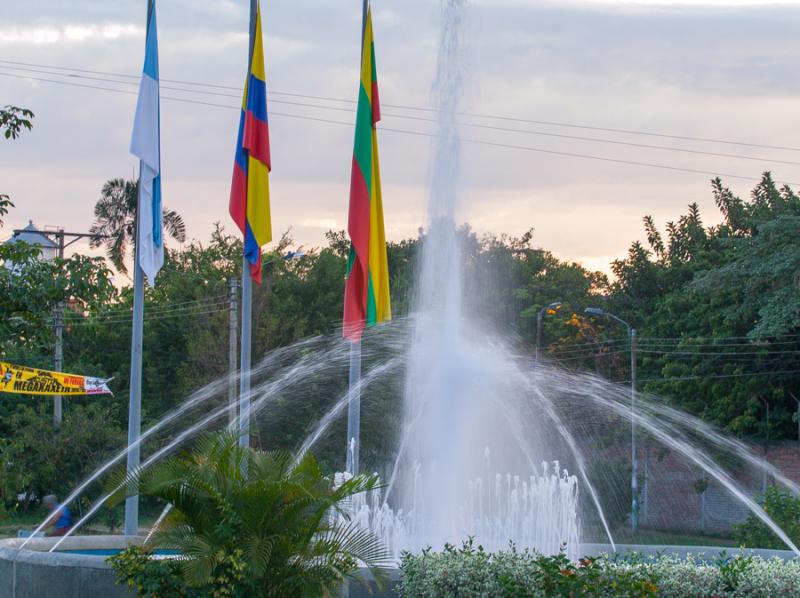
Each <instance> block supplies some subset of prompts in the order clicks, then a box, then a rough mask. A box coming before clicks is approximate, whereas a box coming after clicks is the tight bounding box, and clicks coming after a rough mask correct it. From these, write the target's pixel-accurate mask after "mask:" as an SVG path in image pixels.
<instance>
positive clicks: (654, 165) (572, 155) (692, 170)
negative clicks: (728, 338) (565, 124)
mask: <svg viewBox="0 0 800 598" xmlns="http://www.w3.org/2000/svg"><path fill="white" fill-rule="evenodd" d="M0 76H4V77H14V78H17V79H31V80H34V81H43V82H46V83H54V84H58V85H66V86H70V87H83V88H87V89H95V90H100V91H109V92H114V93H122V94H126V95H138V93H137V92H135V91H128V90H124V89H113V88H109V87H100V86H98V85H88V84H83V83H72V82H68V81H58V80H55V79H45V78H42V77H31V76H29V75H19V74H16V73H6V72H1V71H0ZM161 99H162V100H168V101H175V102H183V103H186V104H197V105H201V106H212V107H216V108H225V109H228V110H236V111H239V110H241V108H240V107H235V106H229V105H226V104H216V103H214V102H204V101H200V100H191V99H188V98H176V97H172V96H163V95H162V96H161ZM269 115H270V116H271V117H272V116H278V117H284V118H294V119H298V120H308V121H314V122H322V123H328V124H335V125H344V126H347V127H352V126H353V123H352V122H346V121H340V120H332V119H327V118H319V117H313V116H304V115H299V114H291V113H283V112H274V111H271V112H270V114H269ZM381 131H386V132H389V133H399V134H403V135H413V136H417V137H426V138H429V139H433V138H436V137H437V135H436V134H434V133H425V132H421V131H410V130H406V129H395V128H389V127H381ZM461 141H462V142H464V143H469V144H474V145H485V146H488V147H496V148H503V149H511V150H518V151H526V152H535V153H541V154H548V155H553V156H562V157H569V158H580V159H583V160H598V161H601V162H609V163H612V164H624V165H626V166H642V167H648V168H658V169H661V170H669V171H672V172H686V173H690V174H701V175H703V176H710V177H723V178H729V179H739V180H745V181H760V180H761V179H760V178H757V177H751V176H744V175H739V174H732V173H725V172H719V171H710V170H700V169H696V168H685V167H682V166H670V165H667V164H657V163H655V162H638V161H635V160H625V159H622V158H609V157H607V156H596V155H593V154H582V153H576V152H564V151H557V150H549V149H544V148H538V147H530V146H524V145H514V144H510V143H498V142H493V141H486V140H483V139H469V138H464V139H462V140H461ZM784 182H785V183H786V184H788V185H793V186H800V183H796V182H792V181H784Z"/></svg>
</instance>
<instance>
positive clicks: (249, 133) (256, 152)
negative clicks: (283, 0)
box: [229, 7, 272, 284]
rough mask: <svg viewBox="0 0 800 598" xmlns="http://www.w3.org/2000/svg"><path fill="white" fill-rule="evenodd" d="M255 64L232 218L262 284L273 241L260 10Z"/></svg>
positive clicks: (242, 125) (241, 132)
mask: <svg viewBox="0 0 800 598" xmlns="http://www.w3.org/2000/svg"><path fill="white" fill-rule="evenodd" d="M252 51H253V52H252V55H253V58H252V61H251V63H250V71H249V73H248V75H247V80H246V81H245V86H244V99H243V100H242V115H241V118H240V119H239V134H238V137H237V139H236V157H235V160H234V164H233V182H232V183H231V200H230V208H229V210H230V214H231V217H232V218H233V221H234V222H236V226H238V227H239V230H241V231H242V234H243V235H244V256H245V258H247V261H248V263H249V264H250V275H251V276H252V277H253V280H255V281H256V282H257V283H259V284H261V246H262V245H266V244H267V243H269V242H270V241H271V240H272V222H271V219H270V210H269V172H270V170H271V168H272V167H271V162H270V157H269V126H268V124H267V83H266V76H265V74H264V46H263V43H262V40H261V8H260V7H258V8H257V9H256V31H255V38H254V40H253V48H252Z"/></svg>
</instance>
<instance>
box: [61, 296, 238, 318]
mask: <svg viewBox="0 0 800 598" xmlns="http://www.w3.org/2000/svg"><path fill="white" fill-rule="evenodd" d="M226 298H227V295H217V296H215V297H207V298H206V297H204V298H201V299H193V300H191V301H183V302H179V303H165V304H158V303H156V304H155V305H153V304H149V305H150V306H151V307H150V308H148V304H147V303H145V305H144V309H145V313H149V314H154V313H159V312H162V311H170V310H173V309H176V308H183V307H191V306H194V305H207V304H209V303H213V304H215V305H216V304H218V303H220V302H224V301H225V300H226ZM132 310H133V308H132V307H129V306H119V307H110V308H106V309H104V310H102V311H100V312H96V313H91V317H104V316H106V315H111V316H115V315H123V314H126V315H130V314H131V312H132ZM64 317H65V318H70V317H73V318H80V319H85V316H83V315H81V314H80V313H75V312H66V313H65V314H64Z"/></svg>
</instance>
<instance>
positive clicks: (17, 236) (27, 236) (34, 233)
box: [6, 220, 58, 249]
mask: <svg viewBox="0 0 800 598" xmlns="http://www.w3.org/2000/svg"><path fill="white" fill-rule="evenodd" d="M17 241H25V242H26V243H29V244H30V245H39V246H40V247H44V248H45V249H57V248H58V244H57V243H56V242H55V241H53V240H52V239H50V238H49V237H48V236H47V235H46V234H44V233H42V232H41V231H40V230H39V229H38V228H36V225H34V224H33V221H32V220H29V221H28V226H26V227H25V228H23V229H22V230H20V231H19V232H17V233H14V236H13V237H11V238H10V239H9V240H8V241H6V243H16V242H17Z"/></svg>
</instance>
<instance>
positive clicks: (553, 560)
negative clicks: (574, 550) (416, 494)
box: [400, 541, 658, 598]
mask: <svg viewBox="0 0 800 598" xmlns="http://www.w3.org/2000/svg"><path fill="white" fill-rule="evenodd" d="M400 569H401V571H402V590H401V591H402V595H403V597H404V598H448V597H452V598H456V597H458V598H472V597H475V598H479V597H480V598H482V597H484V596H498V597H508V598H523V597H528V596H530V597H539V596H637V597H638V596H655V595H656V591H657V589H658V588H657V585H656V583H655V576H654V574H653V572H652V570H651V569H652V568H651V567H650V566H649V565H641V566H638V567H629V566H618V565H615V564H612V563H611V562H610V561H608V560H606V559H592V558H585V559H581V560H580V561H579V562H578V563H577V564H576V563H572V562H571V561H570V560H569V559H568V558H567V557H566V555H565V554H564V553H563V552H562V553H560V554H557V555H555V556H546V555H542V554H539V553H537V552H534V551H530V550H524V551H517V550H516V549H515V548H514V547H513V546H511V547H510V548H509V550H507V551H500V552H497V553H491V554H490V553H487V552H485V551H484V550H483V547H481V546H478V547H477V548H475V546H474V545H473V543H472V541H468V542H465V543H464V545H463V546H462V547H461V548H460V549H456V548H455V547H453V546H450V545H447V546H445V549H444V551H442V552H441V553H433V552H431V551H429V550H428V551H423V553H422V554H420V555H412V554H409V553H405V554H403V557H402V563H401V565H400Z"/></svg>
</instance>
